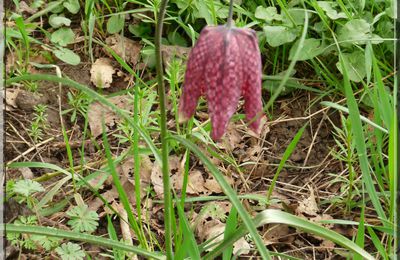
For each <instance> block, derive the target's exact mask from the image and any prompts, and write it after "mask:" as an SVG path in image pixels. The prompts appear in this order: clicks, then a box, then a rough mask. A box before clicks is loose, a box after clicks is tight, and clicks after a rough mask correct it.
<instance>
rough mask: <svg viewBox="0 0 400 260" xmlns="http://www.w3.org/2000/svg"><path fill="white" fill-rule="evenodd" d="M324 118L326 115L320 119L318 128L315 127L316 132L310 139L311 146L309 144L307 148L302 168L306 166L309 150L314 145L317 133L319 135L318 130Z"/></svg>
mask: <svg viewBox="0 0 400 260" xmlns="http://www.w3.org/2000/svg"><path fill="white" fill-rule="evenodd" d="M325 117H326V113H324V116H323V117H322V119H321V122H319V124H318V127H317V130H316V131H315V133H314V135H313V138H312V140H311V144H310V146H309V148H308V151H307V155H306V158H305V159H304V163H303V167H304V166H306V164H307V162H308V157H310V154H311V150H312V148H313V147H314V144H315V139H316V138H317V135H318V133H319V130H320V129H321V126H322V123H323V122H324V120H325ZM310 121H311V120H310Z"/></svg>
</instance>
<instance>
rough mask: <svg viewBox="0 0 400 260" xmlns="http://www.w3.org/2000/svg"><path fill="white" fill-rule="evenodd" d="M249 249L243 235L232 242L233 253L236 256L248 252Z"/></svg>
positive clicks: (249, 246)
mask: <svg viewBox="0 0 400 260" xmlns="http://www.w3.org/2000/svg"><path fill="white" fill-rule="evenodd" d="M250 249H251V245H250V244H249V242H247V241H246V239H244V237H241V238H239V240H238V241H236V242H235V243H234V244H233V254H234V255H237V256H239V255H245V254H248V253H249V252H250Z"/></svg>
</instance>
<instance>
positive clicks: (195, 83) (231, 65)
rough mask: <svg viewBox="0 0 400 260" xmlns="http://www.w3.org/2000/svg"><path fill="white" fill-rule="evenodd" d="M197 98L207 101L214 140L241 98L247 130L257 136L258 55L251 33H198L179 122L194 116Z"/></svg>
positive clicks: (224, 29)
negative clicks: (204, 98) (249, 128)
mask: <svg viewBox="0 0 400 260" xmlns="http://www.w3.org/2000/svg"><path fill="white" fill-rule="evenodd" d="M200 96H205V97H206V99H207V102H208V112H209V116H210V119H211V125H212V132H211V137H212V138H213V139H214V140H219V139H220V138H221V137H222V136H223V135H224V133H225V131H226V128H227V126H228V123H229V120H230V119H231V117H232V115H233V113H235V111H236V109H237V106H238V103H239V99H240V97H241V96H243V98H244V110H245V113H246V118H247V120H248V121H249V122H250V127H251V129H253V130H254V131H255V132H256V133H259V130H260V128H261V117H262V100H261V55H260V50H259V48H258V42H257V37H256V34H255V32H254V31H253V30H251V29H239V28H235V27H233V28H231V27H229V26H207V27H205V28H204V29H203V30H202V31H201V33H200V37H199V39H198V41H197V43H196V45H195V46H194V47H193V49H192V50H191V52H190V54H189V59H188V62H187V68H186V73H185V79H184V84H183V94H182V98H181V101H180V104H179V121H180V122H184V121H186V120H188V119H189V118H190V117H192V116H193V114H194V113H195V111H196V107H197V103H198V100H199V98H200Z"/></svg>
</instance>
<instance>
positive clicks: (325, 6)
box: [317, 1, 347, 20]
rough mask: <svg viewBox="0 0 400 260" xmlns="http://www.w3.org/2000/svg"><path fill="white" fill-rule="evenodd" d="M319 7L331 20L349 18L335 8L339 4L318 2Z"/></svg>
mask: <svg viewBox="0 0 400 260" xmlns="http://www.w3.org/2000/svg"><path fill="white" fill-rule="evenodd" d="M317 4H318V5H319V7H321V9H322V10H324V11H325V13H326V15H327V16H328V17H329V18H331V19H332V20H337V19H340V18H347V16H346V14H345V13H344V12H340V13H339V12H337V11H336V10H335V8H334V7H336V6H337V5H338V4H337V3H336V2H331V1H317Z"/></svg>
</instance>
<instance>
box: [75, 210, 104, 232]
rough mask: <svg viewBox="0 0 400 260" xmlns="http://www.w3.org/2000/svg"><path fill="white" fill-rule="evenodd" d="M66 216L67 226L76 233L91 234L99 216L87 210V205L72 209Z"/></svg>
mask: <svg viewBox="0 0 400 260" xmlns="http://www.w3.org/2000/svg"><path fill="white" fill-rule="evenodd" d="M67 216H68V217H69V218H70V220H69V221H68V225H70V226H71V228H72V229H73V230H74V231H77V232H88V233H91V232H93V231H95V230H96V228H97V226H98V225H99V223H98V221H99V215H97V213H96V212H95V211H92V210H89V208H88V206H87V205H79V206H75V207H73V208H72V209H70V210H69V211H67Z"/></svg>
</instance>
